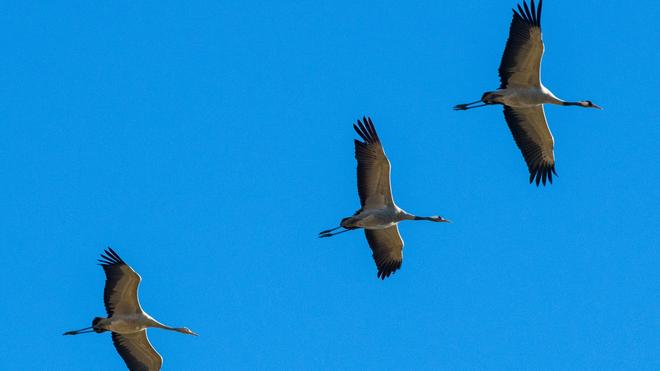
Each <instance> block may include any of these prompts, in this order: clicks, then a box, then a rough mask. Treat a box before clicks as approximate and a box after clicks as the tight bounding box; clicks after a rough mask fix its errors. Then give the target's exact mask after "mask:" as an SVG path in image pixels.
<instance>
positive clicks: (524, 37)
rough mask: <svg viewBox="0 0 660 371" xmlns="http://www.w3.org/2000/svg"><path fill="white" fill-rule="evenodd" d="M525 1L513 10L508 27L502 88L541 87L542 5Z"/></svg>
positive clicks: (503, 61) (501, 69)
mask: <svg viewBox="0 0 660 371" xmlns="http://www.w3.org/2000/svg"><path fill="white" fill-rule="evenodd" d="M531 5H532V6H531V9H530V8H529V7H528V6H527V2H526V1H523V6H524V9H523V7H521V6H520V5H518V11H516V10H515V9H514V10H513V20H512V21H511V27H510V28H509V39H508V40H507V42H506V48H504V54H503V55H502V62H500V69H499V72H500V89H504V88H506V87H508V86H511V85H518V86H540V85H541V58H543V50H544V47H543V40H542V38H541V8H542V7H543V0H539V6H538V8H536V7H535V6H534V0H532V3H531Z"/></svg>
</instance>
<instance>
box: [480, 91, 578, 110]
mask: <svg viewBox="0 0 660 371" xmlns="http://www.w3.org/2000/svg"><path fill="white" fill-rule="evenodd" d="M481 101H482V102H484V103H486V104H501V105H504V106H509V107H520V108H527V107H536V106H539V105H542V104H557V105H563V104H564V103H565V102H564V101H563V100H561V99H559V98H557V97H556V96H555V95H554V94H552V92H551V91H550V90H549V89H548V88H546V87H545V86H543V85H540V86H521V87H518V86H509V87H507V88H504V89H497V90H495V91H492V92H487V93H484V95H483V97H482V98H481Z"/></svg>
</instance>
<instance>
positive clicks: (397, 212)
mask: <svg viewBox="0 0 660 371" xmlns="http://www.w3.org/2000/svg"><path fill="white" fill-rule="evenodd" d="M413 218H414V216H413V215H411V214H408V213H407V212H405V211H403V210H402V209H400V208H399V207H398V206H396V205H387V206H385V207H382V208H378V209H360V210H358V212H357V213H356V214H355V215H353V216H350V217H348V218H344V219H343V220H342V221H341V223H340V224H341V226H342V227H344V228H346V229H355V228H364V229H386V228H389V227H391V226H394V225H396V224H397V223H398V222H400V221H403V220H412V219H413Z"/></svg>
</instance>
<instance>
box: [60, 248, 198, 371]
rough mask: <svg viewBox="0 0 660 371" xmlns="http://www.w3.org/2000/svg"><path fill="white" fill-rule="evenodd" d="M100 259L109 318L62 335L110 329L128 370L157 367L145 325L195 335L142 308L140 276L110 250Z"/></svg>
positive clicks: (154, 369)
mask: <svg viewBox="0 0 660 371" xmlns="http://www.w3.org/2000/svg"><path fill="white" fill-rule="evenodd" d="M99 262H100V263H101V264H100V265H101V266H102V267H103V270H104V271H105V276H106V281H105V289H104V294H103V301H104V303H105V309H106V312H107V313H108V317H95V318H94V319H93V320H92V326H90V327H86V328H83V329H80V330H75V331H67V332H65V333H64V335H78V334H84V333H89V332H96V333H102V332H106V331H110V332H112V342H113V344H114V345H115V348H116V349H117V352H118V353H119V355H120V356H121V357H122V358H123V359H124V362H125V363H126V366H127V367H128V368H129V369H130V370H131V371H135V370H140V371H157V370H160V368H161V366H162V364H163V358H162V357H161V356H160V354H158V352H156V349H154V347H153V346H152V345H151V343H150V342H149V339H148V338H147V328H149V327H153V328H161V329H165V330H170V331H176V332H180V333H183V334H187V335H194V336H197V334H195V333H194V332H192V331H190V329H188V328H186V327H170V326H166V325H163V324H162V323H160V322H158V321H156V320H155V319H153V318H152V317H151V316H150V315H148V314H147V313H146V312H145V311H144V310H142V307H141V306H140V301H139V299H138V285H139V284H140V281H141V280H142V278H141V277H140V275H139V274H137V272H136V271H134V270H133V268H131V267H130V266H129V265H128V264H126V263H125V262H124V261H123V260H122V259H121V258H120V257H119V255H117V253H116V252H115V251H114V250H113V249H111V248H108V249H107V250H105V255H101V259H99Z"/></svg>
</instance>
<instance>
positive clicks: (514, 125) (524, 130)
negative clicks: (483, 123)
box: [504, 105, 557, 186]
mask: <svg viewBox="0 0 660 371" xmlns="http://www.w3.org/2000/svg"><path fill="white" fill-rule="evenodd" d="M504 118H505V119H506V123H507V124H509V129H510V130H511V134H513V139H514V140H515V141H516V144H517V145H518V148H520V151H522V154H523V157H524V158H525V162H527V167H528V168H529V182H530V183H531V182H532V181H534V179H536V185H537V186H538V185H539V183H540V182H543V185H545V181H546V179H547V180H549V181H550V183H551V184H552V174H553V173H554V174H555V175H557V173H556V172H555V155H554V151H553V148H554V145H555V141H554V139H553V138H552V133H550V128H549V127H548V123H547V121H546V119H545V111H544V110H543V106H542V105H538V106H534V107H526V108H520V107H508V106H504Z"/></svg>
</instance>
